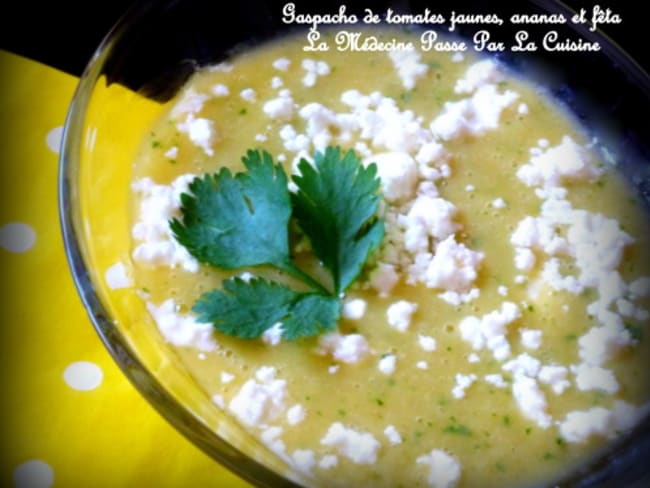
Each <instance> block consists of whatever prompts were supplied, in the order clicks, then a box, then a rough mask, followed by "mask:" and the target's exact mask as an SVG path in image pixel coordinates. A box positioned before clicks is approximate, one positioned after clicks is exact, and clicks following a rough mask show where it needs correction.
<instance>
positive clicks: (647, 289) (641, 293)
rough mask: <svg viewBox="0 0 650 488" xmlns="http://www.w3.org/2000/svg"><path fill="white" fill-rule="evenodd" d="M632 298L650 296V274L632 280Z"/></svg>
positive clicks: (630, 287)
mask: <svg viewBox="0 0 650 488" xmlns="http://www.w3.org/2000/svg"><path fill="white" fill-rule="evenodd" d="M628 289H629V291H630V294H631V295H632V298H643V297H647V296H650V276H642V277H640V278H637V279H636V280H634V281H632V282H631V283H630V285H629V287H628Z"/></svg>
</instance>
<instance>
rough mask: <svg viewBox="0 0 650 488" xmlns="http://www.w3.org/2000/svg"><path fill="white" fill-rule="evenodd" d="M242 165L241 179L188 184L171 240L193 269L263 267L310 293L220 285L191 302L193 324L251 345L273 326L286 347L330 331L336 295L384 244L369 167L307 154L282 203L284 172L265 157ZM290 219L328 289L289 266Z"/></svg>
mask: <svg viewBox="0 0 650 488" xmlns="http://www.w3.org/2000/svg"><path fill="white" fill-rule="evenodd" d="M242 161H243V163H244V166H245V168H246V172H242V173H237V174H235V175H233V174H232V173H231V172H230V170H229V169H227V168H223V169H221V170H220V171H219V172H217V173H215V174H212V175H205V176H203V177H198V178H196V179H194V181H192V183H190V186H189V190H190V192H191V193H190V194H183V195H181V204H182V207H181V213H182V220H179V219H173V220H172V221H171V222H170V227H171V230H172V232H173V234H174V237H175V238H176V240H177V241H178V242H179V243H180V244H182V245H183V246H184V247H185V248H186V249H187V250H188V252H189V253H190V254H192V256H194V257H195V258H196V259H198V260H199V261H200V262H202V263H205V264H209V265H211V266H214V267H217V268H220V269H224V270H236V269H240V268H246V267H254V266H271V267H274V268H277V269H279V270H281V271H283V272H285V273H287V274H289V275H291V276H292V277H294V278H296V279H298V280H300V281H302V282H303V283H305V284H306V285H307V286H308V287H309V288H310V290H309V291H296V290H293V289H292V288H290V287H289V286H287V285H285V284H281V283H277V282H273V281H269V280H265V279H262V278H252V279H250V280H247V281H245V280H243V279H241V278H229V279H226V280H224V281H223V283H222V289H215V290H212V291H210V292H208V293H205V294H203V295H202V296H201V298H200V299H199V300H198V301H197V302H196V304H195V305H194V307H193V311H194V312H195V313H197V315H198V320H199V321H200V322H207V323H212V324H214V326H215V328H216V329H218V330H219V331H221V332H223V333H225V334H228V335H231V336H236V337H241V338H255V337H259V336H260V335H262V334H263V333H264V331H265V330H267V329H269V328H270V327H272V326H273V325H274V324H276V323H278V322H280V323H282V337H283V338H284V339H287V340H293V339H297V338H299V337H307V336H312V335H315V334H318V333H321V332H323V331H327V330H331V329H333V328H335V327H336V323H337V320H338V318H339V316H340V311H341V303H340V296H341V294H342V293H343V292H344V291H345V290H346V289H347V288H348V287H349V286H350V285H351V284H352V283H353V281H354V280H355V279H356V278H357V277H358V276H359V274H360V272H361V269H362V267H363V265H364V263H365V262H366V260H367V259H368V257H369V255H370V253H371V252H372V251H373V250H375V249H376V248H377V247H378V246H379V243H380V242H381V239H382V238H383V235H384V225H383V220H382V219H380V218H378V217H377V209H378V206H379V195H378V194H377V192H378V189H379V179H378V178H377V168H376V166H375V165H374V164H371V165H369V166H368V167H364V166H362V165H361V161H360V159H359V158H358V156H357V155H356V154H355V153H354V152H352V151H348V152H346V153H345V154H341V151H340V149H339V148H332V147H328V148H327V149H326V150H325V152H324V153H320V152H317V153H316V154H315V155H314V165H313V166H312V165H311V164H310V163H309V162H308V161H306V160H305V159H303V160H301V161H300V163H299V164H298V168H299V170H300V173H301V175H300V176H294V177H293V182H294V183H295V185H296V187H297V189H298V190H297V192H296V193H294V194H290V193H289V190H288V186H287V185H288V178H287V176H286V174H285V172H284V169H283V168H282V166H281V165H279V164H275V163H274V161H273V158H272V157H271V155H270V154H269V153H267V152H266V151H252V150H251V151H248V152H247V154H246V156H244V157H243V158H242ZM292 216H293V217H294V218H295V219H296V221H297V223H298V225H299V227H300V228H301V229H302V231H303V232H304V234H305V235H306V236H307V238H308V239H309V240H310V242H311V247H312V250H313V253H314V256H315V257H316V258H318V260H319V261H320V262H321V263H322V265H323V267H324V268H325V269H326V270H327V271H328V272H329V274H330V277H331V283H329V286H326V285H324V284H322V283H320V282H319V281H317V280H315V279H314V278H313V277H311V276H310V275H308V274H307V273H305V272H304V271H303V270H301V269H300V268H299V267H297V266H296V264H295V263H294V262H293V261H292V259H291V253H290V244H289V222H290V219H291V218H292Z"/></svg>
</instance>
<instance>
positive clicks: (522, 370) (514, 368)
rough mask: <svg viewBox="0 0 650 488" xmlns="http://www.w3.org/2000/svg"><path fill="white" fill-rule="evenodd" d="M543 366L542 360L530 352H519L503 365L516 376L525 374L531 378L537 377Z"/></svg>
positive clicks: (505, 369) (504, 368)
mask: <svg viewBox="0 0 650 488" xmlns="http://www.w3.org/2000/svg"><path fill="white" fill-rule="evenodd" d="M541 367H542V364H541V363H540V361H539V360H538V359H536V358H534V357H532V356H531V355H529V354H528V353H523V354H519V355H518V356H517V357H516V358H514V359H511V360H510V361H508V362H507V363H505V364H504V365H503V366H502V368H503V370H504V371H509V372H511V373H513V374H514V375H515V376H517V375H523V376H527V377H529V378H535V377H536V376H537V374H538V373H539V370H540V368H541Z"/></svg>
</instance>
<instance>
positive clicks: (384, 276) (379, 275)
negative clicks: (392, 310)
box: [368, 262, 399, 296]
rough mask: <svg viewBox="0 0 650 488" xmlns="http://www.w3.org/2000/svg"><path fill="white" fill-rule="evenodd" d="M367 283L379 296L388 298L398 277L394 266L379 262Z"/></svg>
mask: <svg viewBox="0 0 650 488" xmlns="http://www.w3.org/2000/svg"><path fill="white" fill-rule="evenodd" d="M368 281H369V283H370V286H372V287H373V288H374V289H375V290H377V291H378V292H379V296H388V295H389V294H390V292H391V290H392V289H393V287H394V286H395V285H396V284H397V282H398V281H399V275H398V274H397V271H396V270H395V266H393V265H392V264H388V263H381V262H380V263H378V264H377V266H376V267H375V268H374V269H373V270H372V271H371V272H370V276H369V279H368Z"/></svg>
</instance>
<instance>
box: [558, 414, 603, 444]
mask: <svg viewBox="0 0 650 488" xmlns="http://www.w3.org/2000/svg"><path fill="white" fill-rule="evenodd" d="M611 422H612V413H611V412H610V411H609V410H607V409H606V408H603V407H592V408H590V409H589V410H574V411H572V412H569V413H568V414H567V415H566V417H565V419H564V420H562V421H560V422H559V431H560V435H561V436H562V438H563V439H564V440H565V441H567V442H584V441H586V440H587V439H588V438H589V437H591V436H593V435H599V436H608V435H609V434H610V432H611Z"/></svg>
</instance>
